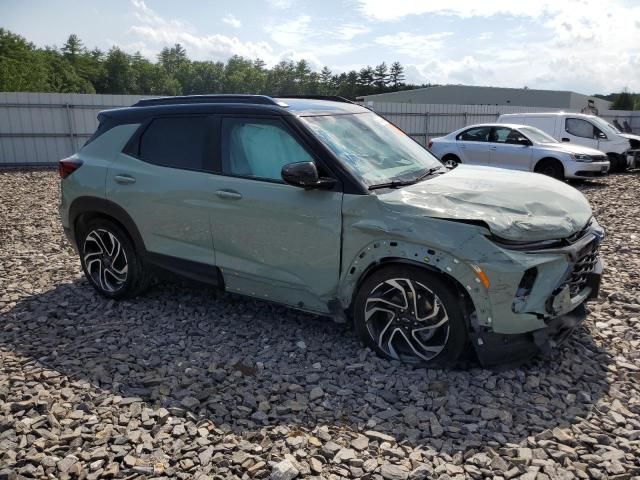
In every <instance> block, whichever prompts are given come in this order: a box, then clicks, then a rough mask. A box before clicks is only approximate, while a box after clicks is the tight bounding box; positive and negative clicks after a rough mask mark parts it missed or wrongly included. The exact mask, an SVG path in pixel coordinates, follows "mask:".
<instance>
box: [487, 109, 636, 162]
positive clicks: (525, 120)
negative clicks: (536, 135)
mask: <svg viewBox="0 0 640 480" xmlns="http://www.w3.org/2000/svg"><path fill="white" fill-rule="evenodd" d="M498 123H511V124H513V123H518V124H521V125H531V126H533V127H536V128H539V129H540V130H542V131H543V132H546V133H548V134H549V135H551V136H552V137H553V138H555V139H556V140H558V141H561V142H563V143H568V144H569V143H570V144H572V145H573V144H577V145H583V146H585V147H589V148H595V149H598V150H600V151H602V152H605V153H606V154H607V157H608V158H609V161H610V162H611V171H612V172H622V171H625V170H626V169H627V168H629V167H640V136H638V135H633V134H629V133H623V132H621V131H620V130H619V129H618V128H616V127H614V126H613V125H611V124H610V123H609V122H607V121H605V120H603V119H602V118H600V117H596V116H595V115H585V114H582V113H564V112H552V113H508V114H504V115H500V117H499V118H498Z"/></svg>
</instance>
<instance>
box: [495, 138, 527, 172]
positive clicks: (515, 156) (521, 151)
mask: <svg viewBox="0 0 640 480" xmlns="http://www.w3.org/2000/svg"><path fill="white" fill-rule="evenodd" d="M520 137H524V135H523V134H521V133H520V132H518V131H517V130H515V129H513V128H509V127H493V129H492V130H491V134H490V136H489V140H490V141H489V144H490V147H489V150H490V152H491V165H492V166H494V167H501V168H509V169H512V170H526V171H530V170H531V169H532V168H531V157H532V151H533V150H532V148H531V147H530V146H528V145H520V144H519V143H517V140H518V138H520Z"/></svg>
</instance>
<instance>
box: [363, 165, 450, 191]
mask: <svg viewBox="0 0 640 480" xmlns="http://www.w3.org/2000/svg"><path fill="white" fill-rule="evenodd" d="M442 169H445V167H433V168H428V169H427V170H426V171H425V172H424V173H423V174H421V175H419V176H418V177H416V178H413V179H411V180H392V181H390V182H385V183H376V184H375V185H370V186H369V190H378V189H380V188H398V187H406V186H407V185H413V184H414V183H418V182H419V181H420V180H424V179H425V178H427V177H430V176H431V175H433V174H434V173H437V172H439V171H440V170H442ZM441 173H445V172H441Z"/></svg>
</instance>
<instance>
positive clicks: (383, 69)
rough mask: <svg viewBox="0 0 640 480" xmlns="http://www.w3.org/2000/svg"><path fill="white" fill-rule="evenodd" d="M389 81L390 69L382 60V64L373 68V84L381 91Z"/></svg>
mask: <svg viewBox="0 0 640 480" xmlns="http://www.w3.org/2000/svg"><path fill="white" fill-rule="evenodd" d="M388 83H389V69H388V68H387V64H386V63H384V62H382V63H381V64H380V65H376V68H375V69H374V70H373V84H374V85H375V86H376V88H377V89H378V90H379V91H383V90H384V88H385V87H386V86H387V84H388Z"/></svg>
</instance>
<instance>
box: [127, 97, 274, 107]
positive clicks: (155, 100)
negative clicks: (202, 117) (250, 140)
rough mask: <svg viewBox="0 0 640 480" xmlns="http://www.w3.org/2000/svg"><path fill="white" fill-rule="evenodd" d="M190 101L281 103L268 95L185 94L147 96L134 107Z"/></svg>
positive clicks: (177, 103)
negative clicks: (157, 96) (176, 95)
mask: <svg viewBox="0 0 640 480" xmlns="http://www.w3.org/2000/svg"><path fill="white" fill-rule="evenodd" d="M190 103H252V104H260V105H278V106H282V105H280V103H278V101H276V100H274V99H273V98H271V97H268V96H266V95H227V94H220V95H183V96H178V97H159V98H147V99H144V100H140V101H138V102H137V103H134V104H133V105H132V106H134V107H150V106H153V105H184V104H190Z"/></svg>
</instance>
